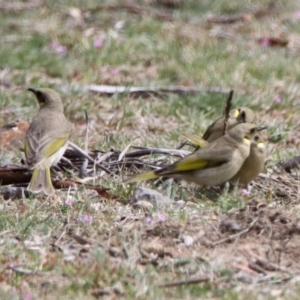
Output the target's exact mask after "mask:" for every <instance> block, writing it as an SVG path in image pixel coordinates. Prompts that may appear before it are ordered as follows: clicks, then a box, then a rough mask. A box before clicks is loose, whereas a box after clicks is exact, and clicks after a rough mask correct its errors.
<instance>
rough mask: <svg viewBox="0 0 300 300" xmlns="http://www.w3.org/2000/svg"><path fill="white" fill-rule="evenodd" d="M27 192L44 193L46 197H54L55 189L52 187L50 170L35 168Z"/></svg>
mask: <svg viewBox="0 0 300 300" xmlns="http://www.w3.org/2000/svg"><path fill="white" fill-rule="evenodd" d="M27 190H28V191H31V192H33V193H39V192H44V193H45V194H46V195H48V196H52V195H53V194H54V193H55V189H54V187H53V185H52V181H51V174H50V169H49V168H45V169H40V168H35V169H34V170H33V173H32V177H31V181H30V183H29V185H28V187H27Z"/></svg>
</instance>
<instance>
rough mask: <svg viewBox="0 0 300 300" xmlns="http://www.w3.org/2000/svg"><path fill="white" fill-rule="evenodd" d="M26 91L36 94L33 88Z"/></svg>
mask: <svg viewBox="0 0 300 300" xmlns="http://www.w3.org/2000/svg"><path fill="white" fill-rule="evenodd" d="M27 90H28V91H30V92H32V93H34V94H35V93H36V90H35V89H33V88H29V89H27Z"/></svg>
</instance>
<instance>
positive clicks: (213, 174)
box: [124, 123, 259, 186]
mask: <svg viewBox="0 0 300 300" xmlns="http://www.w3.org/2000/svg"><path fill="white" fill-rule="evenodd" d="M258 130H259V129H258V126H257V125H254V124H250V123H242V124H238V125H236V126H235V127H233V128H232V129H231V130H229V131H228V133H227V134H225V135H224V136H222V137H221V138H219V139H217V140H216V141H214V142H211V143H208V144H207V145H206V146H205V147H204V148H200V149H199V150H197V151H195V152H193V153H192V154H190V155H188V156H186V157H184V158H182V159H180V160H178V161H177V162H175V163H173V164H171V165H170V166H167V167H164V168H162V169H159V170H156V171H151V172H147V173H143V174H139V175H137V176H134V177H131V178H128V179H127V180H125V181H124V182H133V181H140V180H148V179H152V178H158V177H160V176H162V177H169V178H175V179H180V180H185V181H187V182H194V183H196V184H198V185H199V186H214V185H219V184H222V183H224V182H226V181H228V180H229V179H230V178H232V177H233V176H234V175H235V174H236V173H237V172H238V171H239V169H240V168H241V166H242V164H243V163H244V161H245V159H246V158H247V157H248V156H249V153H250V144H251V140H252V138H253V136H254V135H255V134H256V133H257V132H258Z"/></svg>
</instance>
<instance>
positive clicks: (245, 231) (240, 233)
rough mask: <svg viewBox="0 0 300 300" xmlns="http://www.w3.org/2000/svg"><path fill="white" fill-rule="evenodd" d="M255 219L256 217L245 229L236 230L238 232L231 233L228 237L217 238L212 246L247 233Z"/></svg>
mask: <svg viewBox="0 0 300 300" xmlns="http://www.w3.org/2000/svg"><path fill="white" fill-rule="evenodd" d="M257 220H258V218H256V219H254V220H253V221H252V222H251V223H250V224H249V226H248V227H247V228H246V229H244V230H242V231H241V232H238V233H236V234H233V235H231V236H229V237H227V238H224V239H222V240H219V241H217V242H215V243H214V246H217V245H220V244H223V243H225V242H230V241H232V240H233V239H236V238H239V237H240V236H241V235H243V234H245V233H247V232H248V231H249V230H250V229H251V228H252V227H253V226H254V224H255V223H256V222H257Z"/></svg>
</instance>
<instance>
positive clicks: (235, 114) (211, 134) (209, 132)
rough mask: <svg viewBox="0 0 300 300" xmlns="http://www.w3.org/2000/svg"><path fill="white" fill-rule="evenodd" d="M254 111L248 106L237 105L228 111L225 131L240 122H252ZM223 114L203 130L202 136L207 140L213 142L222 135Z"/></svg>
mask: <svg viewBox="0 0 300 300" xmlns="http://www.w3.org/2000/svg"><path fill="white" fill-rule="evenodd" d="M253 120H254V112H253V111H252V110H251V109H250V108H248V107H239V108H236V109H233V110H231V111H230V117H229V119H228V121H227V131H229V130H230V129H231V128H233V127H234V126H236V125H237V124H241V123H252V122H253ZM223 130H224V116H223V117H221V118H219V119H217V120H216V121H214V122H213V123H212V124H211V125H210V126H209V127H208V128H207V129H206V131H205V133H204V134H203V136H202V138H203V139H204V140H206V141H207V142H209V143H210V142H213V141H215V140H216V139H218V138H219V137H221V136H222V135H223Z"/></svg>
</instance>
